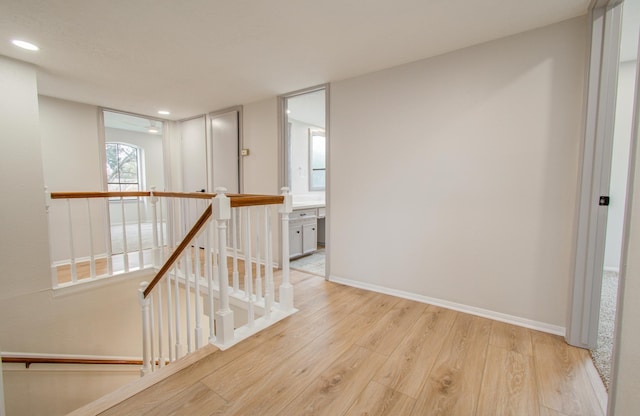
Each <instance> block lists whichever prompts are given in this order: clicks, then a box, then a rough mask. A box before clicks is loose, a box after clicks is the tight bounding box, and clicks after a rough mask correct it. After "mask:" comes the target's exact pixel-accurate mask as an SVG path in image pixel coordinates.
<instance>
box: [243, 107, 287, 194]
mask: <svg viewBox="0 0 640 416" xmlns="http://www.w3.org/2000/svg"><path fill="white" fill-rule="evenodd" d="M243 143H244V148H246V149H249V150H250V154H249V156H246V157H244V160H243V162H242V163H244V168H243V169H244V184H243V185H244V193H247V194H267V195H273V194H279V193H280V189H279V188H278V160H279V155H278V99H277V98H276V97H273V98H269V99H267V100H263V101H258V102H255V103H250V104H246V105H244V107H243Z"/></svg>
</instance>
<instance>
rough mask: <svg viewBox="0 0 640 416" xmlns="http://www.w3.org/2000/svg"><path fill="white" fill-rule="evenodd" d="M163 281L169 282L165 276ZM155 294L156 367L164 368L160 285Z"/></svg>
mask: <svg viewBox="0 0 640 416" xmlns="http://www.w3.org/2000/svg"><path fill="white" fill-rule="evenodd" d="M164 278H165V280H167V281H168V280H169V279H168V277H167V276H166V275H165V277H164ZM156 290H157V292H158V366H159V367H164V354H163V350H164V348H163V346H162V345H163V341H164V339H163V335H164V329H163V321H162V312H163V311H162V285H161V284H159V285H158V286H157V289H156Z"/></svg>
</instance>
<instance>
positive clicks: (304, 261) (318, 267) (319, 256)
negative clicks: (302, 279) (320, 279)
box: [289, 248, 325, 276]
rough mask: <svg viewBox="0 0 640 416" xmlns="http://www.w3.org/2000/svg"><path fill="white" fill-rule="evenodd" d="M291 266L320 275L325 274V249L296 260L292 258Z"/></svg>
mask: <svg viewBox="0 0 640 416" xmlns="http://www.w3.org/2000/svg"><path fill="white" fill-rule="evenodd" d="M289 267H291V268H292V269H297V270H302V271H305V272H307V273H312V274H316V275H318V276H324V275H325V249H323V248H322V249H319V250H318V251H316V252H314V253H313V254H310V255H308V256H304V257H300V258H299V259H296V260H291V263H290V265H289Z"/></svg>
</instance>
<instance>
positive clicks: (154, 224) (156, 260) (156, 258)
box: [149, 186, 160, 268]
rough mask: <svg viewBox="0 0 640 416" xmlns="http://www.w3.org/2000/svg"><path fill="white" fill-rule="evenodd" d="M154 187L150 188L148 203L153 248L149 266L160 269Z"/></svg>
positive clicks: (156, 202)
mask: <svg viewBox="0 0 640 416" xmlns="http://www.w3.org/2000/svg"><path fill="white" fill-rule="evenodd" d="M155 189H156V187H155V186H152V187H151V196H150V197H149V202H151V213H152V218H151V221H152V228H151V230H152V236H153V248H152V249H151V264H152V265H153V267H155V268H158V267H160V244H159V242H158V197H157V196H155V195H154V194H153V192H154V191H155Z"/></svg>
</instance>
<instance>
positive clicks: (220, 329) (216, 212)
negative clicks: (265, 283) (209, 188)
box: [212, 188, 234, 345]
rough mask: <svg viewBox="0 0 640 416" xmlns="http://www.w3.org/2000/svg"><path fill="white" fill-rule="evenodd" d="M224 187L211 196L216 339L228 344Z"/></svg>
mask: <svg viewBox="0 0 640 416" xmlns="http://www.w3.org/2000/svg"><path fill="white" fill-rule="evenodd" d="M226 191H227V190H226V188H216V196H215V198H213V202H212V207H213V216H214V219H215V221H216V227H217V229H218V256H219V258H218V284H219V290H220V302H219V303H218V304H219V305H220V306H219V309H218V310H217V311H216V341H217V342H218V343H219V344H221V345H225V344H229V343H230V342H231V341H233V338H234V328H233V311H232V310H231V308H230V307H229V272H228V269H227V223H228V222H229V219H230V218H231V200H230V199H229V197H227V196H226V195H225V194H224V193H225V192H226Z"/></svg>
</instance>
